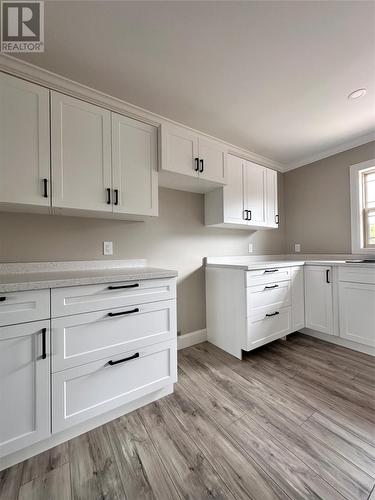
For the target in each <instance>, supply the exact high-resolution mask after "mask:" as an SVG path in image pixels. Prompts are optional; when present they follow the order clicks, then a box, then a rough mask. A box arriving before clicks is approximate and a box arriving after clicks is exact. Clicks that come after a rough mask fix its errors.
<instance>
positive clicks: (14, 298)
mask: <svg viewBox="0 0 375 500" xmlns="http://www.w3.org/2000/svg"><path fill="white" fill-rule="evenodd" d="M49 316H50V292H49V290H30V291H24V292H9V293H1V294H0V326H5V325H14V324H18V323H26V322H27V321H36V320H41V319H48V318H49Z"/></svg>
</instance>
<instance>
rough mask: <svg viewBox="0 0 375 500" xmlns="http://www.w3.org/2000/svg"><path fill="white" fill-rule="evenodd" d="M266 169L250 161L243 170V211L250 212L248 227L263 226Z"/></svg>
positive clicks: (264, 220) (264, 218)
mask: <svg viewBox="0 0 375 500" xmlns="http://www.w3.org/2000/svg"><path fill="white" fill-rule="evenodd" d="M266 170H267V169H266V168H265V167H262V166H261V165H257V164H256V163H252V162H250V161H247V162H246V168H245V173H246V174H245V209H246V210H250V212H251V213H250V221H249V222H248V224H249V225H250V226H265V225H266V224H267V220H266Z"/></svg>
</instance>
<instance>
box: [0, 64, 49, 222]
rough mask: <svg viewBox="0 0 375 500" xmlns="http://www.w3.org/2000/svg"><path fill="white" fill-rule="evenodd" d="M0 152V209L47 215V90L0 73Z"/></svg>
mask: <svg viewBox="0 0 375 500" xmlns="http://www.w3.org/2000/svg"><path fill="white" fill-rule="evenodd" d="M0 151H1V154H0V208H1V209H5V210H7V209H9V208H12V207H17V209H18V210H19V211H22V210H26V211H29V212H36V213H48V212H49V210H50V205H51V197H50V137H49V91H48V89H45V88H43V87H40V86H39V85H34V84H32V83H29V82H25V81H24V80H20V79H19V78H14V77H12V76H9V75H6V74H4V73H0Z"/></svg>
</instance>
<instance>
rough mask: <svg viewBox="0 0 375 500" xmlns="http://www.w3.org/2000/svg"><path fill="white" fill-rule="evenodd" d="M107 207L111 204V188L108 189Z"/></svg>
mask: <svg viewBox="0 0 375 500" xmlns="http://www.w3.org/2000/svg"><path fill="white" fill-rule="evenodd" d="M106 191H107V205H110V204H111V188H107V189H106Z"/></svg>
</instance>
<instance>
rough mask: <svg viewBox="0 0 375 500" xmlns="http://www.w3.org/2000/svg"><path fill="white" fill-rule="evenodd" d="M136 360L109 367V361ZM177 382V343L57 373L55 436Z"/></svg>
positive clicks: (53, 421)
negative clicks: (56, 433)
mask: <svg viewBox="0 0 375 500" xmlns="http://www.w3.org/2000/svg"><path fill="white" fill-rule="evenodd" d="M135 356H137V357H135ZM132 357H133V359H128V360H126V361H123V362H120V363H118V364H113V365H111V364H109V361H113V362H116V361H121V360H123V359H126V358H132ZM176 381H177V343H176V340H174V341H171V342H163V343H160V344H155V345H154V346H151V347H146V348H143V349H140V350H137V351H134V350H133V351H128V352H123V353H122V354H120V355H117V356H114V357H113V358H111V357H109V358H108V359H106V360H101V361H95V362H93V363H88V364H86V365H82V366H78V367H76V368H70V369H69V370H64V371H62V372H58V373H54V374H53V375H52V432H59V431H61V430H63V429H66V428H68V427H71V426H72V425H76V424H78V423H80V422H83V421H85V420H87V419H89V418H92V417H95V416H97V415H100V414H102V413H105V412H106V411H109V410H112V409H114V408H116V407H118V406H121V405H123V404H126V403H130V402H131V401H134V400H136V399H138V398H140V397H142V396H145V395H146V394H150V393H152V392H154V391H157V390H158V389H161V388H162V387H165V386H167V385H169V384H173V383H174V382H176Z"/></svg>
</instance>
